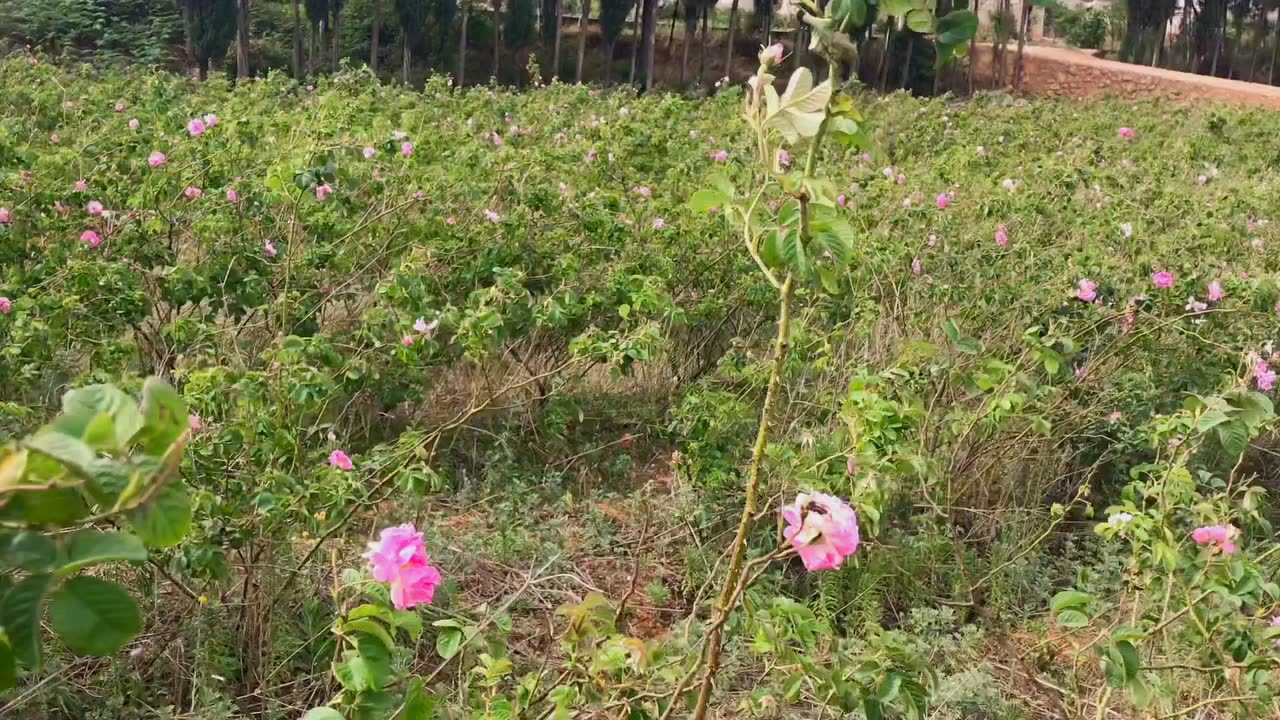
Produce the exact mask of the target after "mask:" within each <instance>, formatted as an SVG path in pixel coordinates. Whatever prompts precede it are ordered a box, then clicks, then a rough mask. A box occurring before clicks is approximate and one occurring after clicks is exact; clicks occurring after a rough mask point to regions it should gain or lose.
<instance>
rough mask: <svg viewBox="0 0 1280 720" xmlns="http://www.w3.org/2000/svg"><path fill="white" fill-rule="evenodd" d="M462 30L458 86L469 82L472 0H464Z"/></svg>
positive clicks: (459, 43)
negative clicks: (469, 39)
mask: <svg viewBox="0 0 1280 720" xmlns="http://www.w3.org/2000/svg"><path fill="white" fill-rule="evenodd" d="M460 9H461V10H462V22H460V23H459V25H460V26H461V30H460V31H459V32H458V81H457V82H458V87H462V86H463V85H466V83H467V19H468V18H469V17H470V16H471V2H470V0H462V7H461V8H460Z"/></svg>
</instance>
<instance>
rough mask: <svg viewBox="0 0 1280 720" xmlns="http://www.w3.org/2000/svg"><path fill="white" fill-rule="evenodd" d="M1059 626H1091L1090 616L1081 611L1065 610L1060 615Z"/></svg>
mask: <svg viewBox="0 0 1280 720" xmlns="http://www.w3.org/2000/svg"><path fill="white" fill-rule="evenodd" d="M1058 624H1059V625H1061V626H1062V627H1064V628H1073V629H1074V628H1082V627H1084V626H1086V625H1088V624H1089V616H1088V615H1085V614H1084V613H1082V612H1080V611H1079V610H1063V611H1062V612H1060V613H1058Z"/></svg>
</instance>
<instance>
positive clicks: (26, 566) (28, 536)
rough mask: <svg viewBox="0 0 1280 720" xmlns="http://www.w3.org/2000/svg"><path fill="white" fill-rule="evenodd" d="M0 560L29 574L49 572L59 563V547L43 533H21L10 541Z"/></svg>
mask: <svg viewBox="0 0 1280 720" xmlns="http://www.w3.org/2000/svg"><path fill="white" fill-rule="evenodd" d="M0 559H3V560H4V562H5V563H6V564H8V565H11V566H13V567H19V568H22V569H23V570H26V571H27V572H33V573H40V572H48V571H49V570H52V569H53V566H54V564H55V563H57V561H58V546H57V545H55V544H54V543H53V541H52V540H50V539H49V538H48V536H46V535H44V534H43V533H38V532H31V531H25V532H20V533H18V534H17V535H14V536H13V539H12V540H10V541H9V546H8V547H7V548H5V552H4V554H3V555H0Z"/></svg>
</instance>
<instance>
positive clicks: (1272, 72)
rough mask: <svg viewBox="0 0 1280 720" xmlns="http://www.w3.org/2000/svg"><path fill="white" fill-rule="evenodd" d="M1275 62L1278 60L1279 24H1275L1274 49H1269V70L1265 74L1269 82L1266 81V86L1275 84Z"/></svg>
mask: <svg viewBox="0 0 1280 720" xmlns="http://www.w3.org/2000/svg"><path fill="white" fill-rule="evenodd" d="M1277 60H1280V22H1277V23H1276V44H1275V47H1273V48H1272V49H1271V70H1270V71H1269V72H1268V73H1267V76H1268V77H1269V78H1270V80H1268V84H1270V85H1275V84H1276V64H1277V63H1276V61H1277Z"/></svg>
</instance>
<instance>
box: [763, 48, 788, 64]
mask: <svg viewBox="0 0 1280 720" xmlns="http://www.w3.org/2000/svg"><path fill="white" fill-rule="evenodd" d="M782 54H783V48H782V43H774V44H772V45H770V46H769V47H766V48H762V49H761V50H760V64H761V65H763V66H765V67H771V66H773V65H777V64H778V63H781V62H782Z"/></svg>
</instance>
